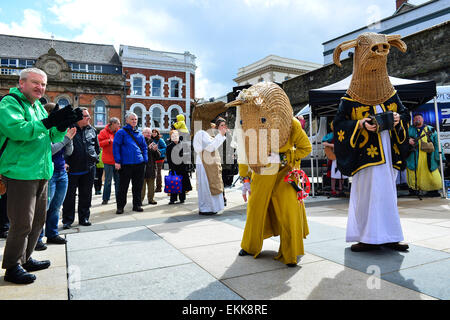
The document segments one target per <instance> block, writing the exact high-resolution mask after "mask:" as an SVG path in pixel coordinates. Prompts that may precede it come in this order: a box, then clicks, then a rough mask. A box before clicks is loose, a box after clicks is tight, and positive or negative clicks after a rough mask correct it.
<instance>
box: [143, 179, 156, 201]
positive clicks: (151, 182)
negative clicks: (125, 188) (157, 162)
mask: <svg viewBox="0 0 450 320" xmlns="http://www.w3.org/2000/svg"><path fill="white" fill-rule="evenodd" d="M145 189H148V193H147V199H148V201H149V202H150V201H153V200H154V199H153V197H154V196H155V178H149V179H145V178H144V184H143V185H142V193H141V200H142V202H144V199H145V191H146V190H145Z"/></svg>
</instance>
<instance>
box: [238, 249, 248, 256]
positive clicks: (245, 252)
mask: <svg viewBox="0 0 450 320" xmlns="http://www.w3.org/2000/svg"><path fill="white" fill-rule="evenodd" d="M239 255H240V256H241V257H243V256H248V255H250V253H248V252H247V251H245V250H244V249H241V251H239Z"/></svg>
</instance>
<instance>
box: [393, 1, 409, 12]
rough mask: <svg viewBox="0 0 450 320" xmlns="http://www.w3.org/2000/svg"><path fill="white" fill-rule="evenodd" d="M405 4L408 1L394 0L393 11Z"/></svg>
mask: <svg viewBox="0 0 450 320" xmlns="http://www.w3.org/2000/svg"><path fill="white" fill-rule="evenodd" d="M405 2H408V0H395V6H396V7H395V10H398V8H400V7H401V6H402V4H404V3H405Z"/></svg>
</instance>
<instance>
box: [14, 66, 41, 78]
mask: <svg viewBox="0 0 450 320" xmlns="http://www.w3.org/2000/svg"><path fill="white" fill-rule="evenodd" d="M29 73H36V74H39V75H41V76H43V77H44V78H45V79H46V80H47V74H46V73H45V72H44V71H42V70H41V69H38V68H26V69H23V70H22V71H20V77H19V80H25V79H26V78H28V74H29Z"/></svg>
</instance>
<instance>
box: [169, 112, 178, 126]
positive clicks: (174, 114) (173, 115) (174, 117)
mask: <svg viewBox="0 0 450 320" xmlns="http://www.w3.org/2000/svg"><path fill="white" fill-rule="evenodd" d="M179 114H180V112H179V111H178V109H175V108H173V109H172V110H171V111H170V124H172V123H174V122H177V115H179Z"/></svg>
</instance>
